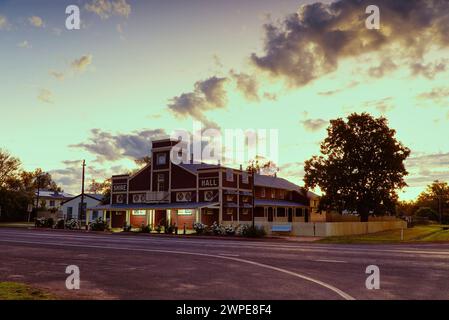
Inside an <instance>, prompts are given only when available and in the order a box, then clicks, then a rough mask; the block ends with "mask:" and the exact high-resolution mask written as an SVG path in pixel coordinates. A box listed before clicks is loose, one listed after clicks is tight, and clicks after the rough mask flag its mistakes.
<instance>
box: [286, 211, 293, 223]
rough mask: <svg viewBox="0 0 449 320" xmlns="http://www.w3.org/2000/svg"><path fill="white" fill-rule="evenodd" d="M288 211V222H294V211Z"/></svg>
mask: <svg viewBox="0 0 449 320" xmlns="http://www.w3.org/2000/svg"><path fill="white" fill-rule="evenodd" d="M287 210H288V222H293V209H292V208H287Z"/></svg>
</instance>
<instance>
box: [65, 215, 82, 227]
mask: <svg viewBox="0 0 449 320" xmlns="http://www.w3.org/2000/svg"><path fill="white" fill-rule="evenodd" d="M65 228H66V229H69V230H79V229H81V223H80V222H79V221H78V220H77V219H75V218H70V219H69V220H67V221H66V222H65Z"/></svg>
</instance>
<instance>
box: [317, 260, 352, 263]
mask: <svg viewBox="0 0 449 320" xmlns="http://www.w3.org/2000/svg"><path fill="white" fill-rule="evenodd" d="M314 261H315V262H331V263H348V262H347V261H341V260H330V259H319V260H314Z"/></svg>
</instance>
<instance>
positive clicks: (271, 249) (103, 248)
mask: <svg viewBox="0 0 449 320" xmlns="http://www.w3.org/2000/svg"><path fill="white" fill-rule="evenodd" d="M68 265H76V266H78V267H79V269H80V276H81V288H80V290H72V291H70V290H67V289H66V287H65V281H66V278H67V276H68V275H67V274H66V273H65V270H66V267H67V266H68ZM369 265H376V266H378V267H379V269H380V289H379V290H368V289H367V288H366V286H365V281H366V279H367V277H368V276H369V275H368V274H366V273H365V271H366V268H367V266H369ZM0 281H18V282H25V283H29V284H32V285H35V286H37V287H40V288H44V289H48V290H51V291H52V292H54V293H56V294H57V295H58V296H59V297H61V298H64V299H182V300H185V299H187V300H197V299H198V300H207V299H224V300H233V299H293V300H304V299H445V300H446V299H449V244H420V245H418V244H414V245H409V244H401V245H336V244H332V245H328V244H315V243H297V242H292V241H273V240H270V241H248V240H241V241H240V240H220V239H198V238H196V239H190V238H189V239H186V238H175V237H159V236H148V235H144V236H134V235H123V234H117V235H106V234H96V233H82V232H63V231H45V230H25V229H0Z"/></svg>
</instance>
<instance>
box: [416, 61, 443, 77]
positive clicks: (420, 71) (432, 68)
mask: <svg viewBox="0 0 449 320" xmlns="http://www.w3.org/2000/svg"><path fill="white" fill-rule="evenodd" d="M447 63H448V59H442V60H441V61H440V62H434V63H427V64H423V63H422V62H418V63H413V64H412V65H411V66H410V69H411V71H412V76H418V75H422V76H424V77H426V78H427V79H430V80H432V79H433V78H435V76H436V75H437V74H438V73H440V72H444V71H446V66H447Z"/></svg>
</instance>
